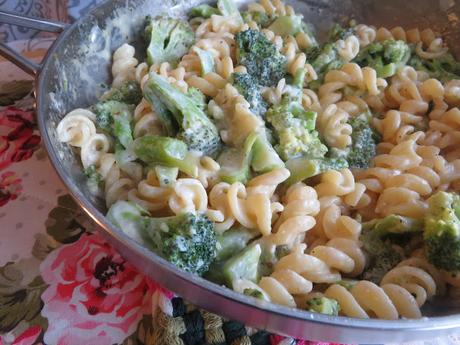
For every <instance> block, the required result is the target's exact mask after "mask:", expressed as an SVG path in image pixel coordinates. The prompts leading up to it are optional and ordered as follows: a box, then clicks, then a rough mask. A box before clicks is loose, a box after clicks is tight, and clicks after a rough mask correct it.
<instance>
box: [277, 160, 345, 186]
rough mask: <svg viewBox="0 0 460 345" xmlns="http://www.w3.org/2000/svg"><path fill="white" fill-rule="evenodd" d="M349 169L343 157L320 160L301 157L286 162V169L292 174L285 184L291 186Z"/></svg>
mask: <svg viewBox="0 0 460 345" xmlns="http://www.w3.org/2000/svg"><path fill="white" fill-rule="evenodd" d="M348 167H349V166H348V162H347V160H346V158H343V157H333V158H331V157H324V158H318V159H311V158H308V157H300V158H295V159H290V160H288V161H287V162H286V168H287V169H288V170H289V172H290V173H291V174H290V176H289V178H288V179H287V180H286V182H285V184H286V185H287V186H290V185H293V184H294V183H297V182H300V181H303V180H306V179H307V178H310V177H313V176H316V175H319V174H321V173H323V172H325V171H328V170H340V169H345V168H348Z"/></svg>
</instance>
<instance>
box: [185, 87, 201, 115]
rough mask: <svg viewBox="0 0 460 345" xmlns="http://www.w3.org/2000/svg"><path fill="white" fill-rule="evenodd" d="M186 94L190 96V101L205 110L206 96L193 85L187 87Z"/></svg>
mask: <svg viewBox="0 0 460 345" xmlns="http://www.w3.org/2000/svg"><path fill="white" fill-rule="evenodd" d="M187 95H188V96H189V97H190V99H191V101H192V102H193V103H194V104H195V105H196V106H197V107H198V108H200V109H201V110H203V111H205V109H206V96H205V95H204V94H203V92H201V91H200V90H198V89H197V88H195V87H189V88H188V90H187Z"/></svg>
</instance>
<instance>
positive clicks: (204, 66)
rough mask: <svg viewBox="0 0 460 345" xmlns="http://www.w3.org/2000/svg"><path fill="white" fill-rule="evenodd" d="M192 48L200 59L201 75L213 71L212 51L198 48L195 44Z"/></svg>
mask: <svg viewBox="0 0 460 345" xmlns="http://www.w3.org/2000/svg"><path fill="white" fill-rule="evenodd" d="M192 49H193V51H194V52H195V53H196V55H197V56H198V58H199V59H200V65H201V76H205V75H206V74H208V73H211V72H214V70H215V66H214V56H213V55H212V53H211V52H210V51H208V50H203V49H201V48H198V47H197V46H195V47H193V48H192Z"/></svg>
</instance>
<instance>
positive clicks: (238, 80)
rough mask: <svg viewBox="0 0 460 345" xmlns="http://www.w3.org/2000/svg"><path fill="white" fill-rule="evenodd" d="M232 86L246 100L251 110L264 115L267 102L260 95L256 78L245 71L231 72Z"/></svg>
mask: <svg viewBox="0 0 460 345" xmlns="http://www.w3.org/2000/svg"><path fill="white" fill-rule="evenodd" d="M232 77H233V86H235V88H236V89H237V90H238V92H239V93H240V94H241V95H243V97H244V98H245V99H246V101H248V103H249V105H250V109H251V111H252V112H253V113H254V114H256V115H258V116H264V115H265V113H266V112H267V107H268V105H267V102H265V100H264V98H263V97H262V88H261V86H260V85H258V84H257V82H258V81H257V80H256V79H255V78H254V77H252V76H251V75H250V74H247V73H244V74H243V73H233V75H232Z"/></svg>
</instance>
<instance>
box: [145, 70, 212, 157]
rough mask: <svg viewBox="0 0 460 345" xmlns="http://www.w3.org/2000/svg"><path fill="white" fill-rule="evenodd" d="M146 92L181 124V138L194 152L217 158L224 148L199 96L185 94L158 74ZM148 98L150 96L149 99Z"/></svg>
mask: <svg viewBox="0 0 460 345" xmlns="http://www.w3.org/2000/svg"><path fill="white" fill-rule="evenodd" d="M144 92H145V93H146V95H147V94H148V95H152V97H150V99H152V100H158V101H160V102H162V104H163V105H164V107H165V108H166V109H167V110H168V111H169V112H170V113H171V114H172V116H173V117H174V119H175V121H176V122H177V123H178V124H179V127H180V128H179V132H178V134H177V137H178V138H179V139H181V140H183V141H184V142H185V143H186V144H187V145H188V148H189V149H190V150H193V151H200V152H202V153H203V154H205V155H208V156H216V154H217V153H218V152H219V150H220V148H221V141H220V136H219V132H218V130H217V128H216V126H215V125H214V123H213V122H212V121H211V120H210V119H209V118H208V116H207V114H206V113H205V112H204V110H203V109H201V108H200V106H198V101H197V97H196V95H195V96H192V97H191V96H190V94H184V93H183V92H181V91H179V90H178V89H176V88H175V87H174V86H172V85H171V84H169V82H168V81H167V80H166V79H164V78H163V77H161V76H160V75H158V74H155V73H151V74H150V78H149V80H148V81H147V83H146V85H145V88H144ZM146 97H148V96H146Z"/></svg>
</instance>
